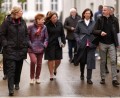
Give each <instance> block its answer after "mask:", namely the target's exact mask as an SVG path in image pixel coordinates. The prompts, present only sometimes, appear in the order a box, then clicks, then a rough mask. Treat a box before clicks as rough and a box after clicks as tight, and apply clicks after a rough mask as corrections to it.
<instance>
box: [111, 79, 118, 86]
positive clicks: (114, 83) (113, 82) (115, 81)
mask: <svg viewBox="0 0 120 98" xmlns="http://www.w3.org/2000/svg"><path fill="white" fill-rule="evenodd" d="M112 85H113V86H115V87H116V86H118V85H120V83H119V82H118V81H117V80H113V81H112Z"/></svg>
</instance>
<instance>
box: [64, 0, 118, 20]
mask: <svg viewBox="0 0 120 98" xmlns="http://www.w3.org/2000/svg"><path fill="white" fill-rule="evenodd" d="M66 5H67V6H66ZM99 5H107V6H113V7H114V8H115V15H116V17H117V18H118V19H119V20H120V15H119V13H120V10H119V9H120V6H119V5H120V0H63V21H64V20H65V18H66V17H67V16H68V15H69V14H70V13H69V10H70V8H72V7H75V8H77V11H78V14H80V15H81V14H82V12H83V10H84V9H85V8H90V9H91V10H92V11H93V13H95V12H96V11H97V9H98V6H99Z"/></svg>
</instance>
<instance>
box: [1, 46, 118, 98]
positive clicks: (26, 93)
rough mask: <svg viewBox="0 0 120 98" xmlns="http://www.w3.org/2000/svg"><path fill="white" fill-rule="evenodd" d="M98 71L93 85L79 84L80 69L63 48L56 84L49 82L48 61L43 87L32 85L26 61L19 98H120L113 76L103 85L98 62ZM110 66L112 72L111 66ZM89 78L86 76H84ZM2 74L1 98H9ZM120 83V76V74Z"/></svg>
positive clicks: (43, 76) (41, 77)
mask: <svg viewBox="0 0 120 98" xmlns="http://www.w3.org/2000/svg"><path fill="white" fill-rule="evenodd" d="M96 64H97V65H96V69H95V70H94V71H93V77H92V81H93V85H89V84H87V82H86V78H85V80H84V81H81V80H80V71H79V66H74V65H73V64H70V63H69V61H68V53H67V47H65V48H64V57H63V60H62V62H61V65H60V66H59V68H58V70H57V75H56V77H55V80H54V81H50V80H49V70H48V65H47V61H44V60H43V65H42V72H41V75H40V81H41V83H40V84H34V85H30V84H29V82H30V72H29V70H30V65H29V58H28V59H27V62H26V61H24V66H23V70H22V76H21V82H20V90H19V91H15V94H14V96H15V97H16V98H20V97H21V98H23V97H29V98H35V97H43V98H44V97H49V98H53V97H54V98H56V97H58V98H59V97H65V98H67V97H120V87H113V86H112V82H111V72H110V73H109V74H107V75H106V84H105V85H101V84H100V83H99V82H100V74H99V73H100V72H99V66H100V65H99V61H98V60H97V61H96ZM108 66H109V71H111V69H110V65H109V64H108ZM85 76H86V73H85ZM2 78H3V73H2V71H0V98H3V97H4V98H8V89H7V81H4V80H2ZM118 78H119V79H120V73H119V74H118Z"/></svg>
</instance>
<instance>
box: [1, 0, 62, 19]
mask: <svg viewBox="0 0 120 98" xmlns="http://www.w3.org/2000/svg"><path fill="white" fill-rule="evenodd" d="M15 5H21V6H22V8H23V17H24V18H25V19H26V20H31V19H34V16H35V15H36V14H37V13H43V14H46V13H47V12H48V11H50V10H52V11H56V12H57V13H58V16H60V14H61V11H62V0H26V2H24V3H23V4H22V3H20V2H18V0H4V2H3V4H2V7H3V10H4V11H5V12H9V11H10V9H11V8H12V7H13V6H15Z"/></svg>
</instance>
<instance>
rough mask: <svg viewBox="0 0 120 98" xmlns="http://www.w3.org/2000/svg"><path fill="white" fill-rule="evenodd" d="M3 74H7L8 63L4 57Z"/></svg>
mask: <svg viewBox="0 0 120 98" xmlns="http://www.w3.org/2000/svg"><path fill="white" fill-rule="evenodd" d="M3 74H4V75H7V64H6V59H5V58H4V57H3Z"/></svg>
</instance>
